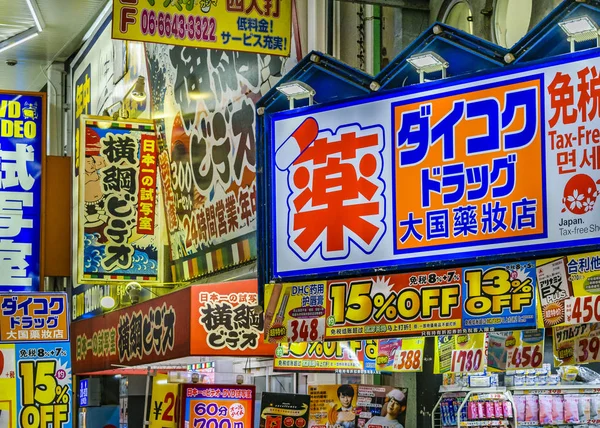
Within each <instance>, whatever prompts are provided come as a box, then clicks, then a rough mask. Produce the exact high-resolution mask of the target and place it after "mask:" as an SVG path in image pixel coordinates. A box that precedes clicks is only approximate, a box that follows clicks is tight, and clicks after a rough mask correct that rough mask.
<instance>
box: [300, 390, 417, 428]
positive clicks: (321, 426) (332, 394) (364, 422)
mask: <svg viewBox="0 0 600 428" xmlns="http://www.w3.org/2000/svg"><path fill="white" fill-rule="evenodd" d="M308 393H309V395H310V420H309V422H308V426H309V428H327V427H331V426H340V427H342V428H363V427H364V428H367V427H368V428H377V427H379V428H394V427H398V424H400V425H401V426H405V419H406V406H407V396H408V391H407V389H406V388H394V387H391V386H373V385H350V384H345V385H318V386H309V387H308Z"/></svg>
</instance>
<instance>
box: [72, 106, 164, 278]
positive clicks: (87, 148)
mask: <svg viewBox="0 0 600 428" xmlns="http://www.w3.org/2000/svg"><path fill="white" fill-rule="evenodd" d="M81 133H82V135H81V138H82V141H83V142H84V144H82V149H81V151H82V158H83V159H85V171H84V173H82V174H80V189H81V198H80V200H81V203H80V214H81V215H80V224H79V243H80V247H79V248H80V250H79V251H80V254H79V276H80V279H81V280H88V281H89V280H94V279H103V280H107V281H110V280H137V281H153V280H156V279H157V275H158V266H159V261H158V248H157V242H156V239H157V233H156V230H155V227H154V226H155V224H156V215H157V213H156V210H155V208H156V205H155V201H156V197H157V194H156V189H157V184H156V150H157V148H156V138H155V133H154V125H153V124H152V123H151V122H141V121H126V122H112V121H107V120H105V119H101V118H91V117H84V118H83V119H82V127H81Z"/></svg>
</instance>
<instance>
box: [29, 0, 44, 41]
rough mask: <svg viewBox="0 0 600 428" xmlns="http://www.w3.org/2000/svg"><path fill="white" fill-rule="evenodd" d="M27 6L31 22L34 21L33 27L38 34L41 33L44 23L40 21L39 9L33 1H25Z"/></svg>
mask: <svg viewBox="0 0 600 428" xmlns="http://www.w3.org/2000/svg"><path fill="white" fill-rule="evenodd" d="M26 1H27V6H28V7H29V11H30V12H31V16H33V20H34V21H35V26H36V28H37V30H38V32H40V33H41V32H42V30H43V29H44V21H43V20H42V14H41V13H40V9H39V7H38V5H37V3H36V2H35V0H26Z"/></svg>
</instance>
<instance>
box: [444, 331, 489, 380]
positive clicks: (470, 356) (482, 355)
mask: <svg viewBox="0 0 600 428" xmlns="http://www.w3.org/2000/svg"><path fill="white" fill-rule="evenodd" d="M487 347H488V339H487V335H486V334H485V333H476V334H457V335H454V336H438V337H436V342H435V356H434V372H435V373H436V374H442V373H448V372H450V373H478V372H482V371H484V369H485V368H486V367H487V354H488V352H487V351H488V350H487Z"/></svg>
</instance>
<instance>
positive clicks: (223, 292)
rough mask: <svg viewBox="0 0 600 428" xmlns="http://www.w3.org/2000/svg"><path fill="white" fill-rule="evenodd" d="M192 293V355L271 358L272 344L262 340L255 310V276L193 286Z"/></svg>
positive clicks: (273, 348) (258, 315) (260, 327)
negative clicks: (241, 279)
mask: <svg viewBox="0 0 600 428" xmlns="http://www.w3.org/2000/svg"><path fill="white" fill-rule="evenodd" d="M191 292H192V317H191V319H192V326H191V335H192V337H193V340H192V341H191V344H190V351H191V353H192V355H203V356H210V355H215V356H227V355H239V353H240V352H243V353H244V355H248V356H250V355H252V356H255V357H258V356H263V357H273V354H274V352H275V344H268V343H265V342H264V340H263V331H264V321H263V315H262V314H260V313H257V312H256V311H255V309H254V308H255V306H256V305H257V303H258V295H257V293H258V283H257V281H256V280H255V279H250V280H246V281H232V282H227V283H220V284H206V285H195V286H193V287H191Z"/></svg>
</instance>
